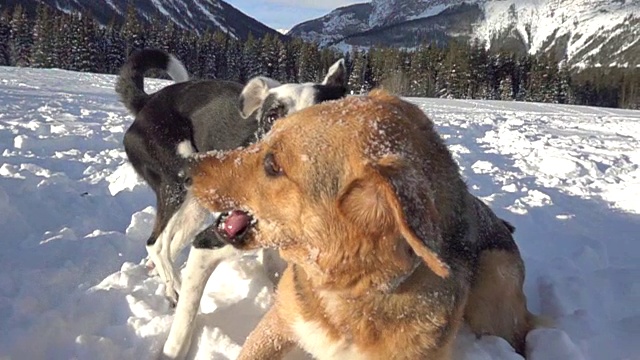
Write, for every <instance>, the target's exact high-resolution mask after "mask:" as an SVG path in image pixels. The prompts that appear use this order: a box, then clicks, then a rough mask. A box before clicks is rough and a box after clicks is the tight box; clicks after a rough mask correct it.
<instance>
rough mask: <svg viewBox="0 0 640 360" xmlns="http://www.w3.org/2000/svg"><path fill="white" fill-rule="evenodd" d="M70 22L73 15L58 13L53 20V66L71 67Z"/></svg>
mask: <svg viewBox="0 0 640 360" xmlns="http://www.w3.org/2000/svg"><path fill="white" fill-rule="evenodd" d="M72 22H73V16H72V15H67V14H64V13H62V14H60V13H58V14H57V15H56V16H55V17H54V20H53V23H54V28H55V31H54V33H55V34H54V36H53V57H54V59H55V60H54V63H55V64H56V65H55V66H56V67H58V68H60V69H71V61H72V57H73V54H72V48H71V46H70V44H71V41H72V40H71V38H72V26H71V25H72Z"/></svg>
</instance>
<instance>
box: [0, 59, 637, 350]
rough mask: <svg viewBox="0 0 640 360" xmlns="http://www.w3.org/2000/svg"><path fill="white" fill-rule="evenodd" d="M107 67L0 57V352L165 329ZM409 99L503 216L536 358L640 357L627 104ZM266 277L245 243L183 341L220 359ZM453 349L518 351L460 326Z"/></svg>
mask: <svg viewBox="0 0 640 360" xmlns="http://www.w3.org/2000/svg"><path fill="white" fill-rule="evenodd" d="M114 79H115V77H113V76H107V75H95V74H85V73H74V72H69V71H60V70H36V69H20V68H2V67H0V152H1V153H2V158H1V160H0V359H16V360H17V359H20V360H22V359H91V360H93V359H152V358H155V356H156V355H157V353H158V351H159V349H160V348H161V346H162V344H163V341H164V339H165V337H166V336H167V333H168V329H169V326H170V324H171V320H172V316H173V315H172V314H173V310H172V309H170V308H169V306H168V303H167V301H166V300H165V299H164V296H163V294H164V291H163V289H162V285H161V284H160V282H159V279H158V277H157V276H149V275H148V272H147V269H146V268H145V267H144V257H145V256H146V253H145V250H144V240H145V239H146V237H147V236H148V234H149V232H150V227H151V225H152V222H153V216H154V209H153V204H154V197H153V195H152V192H151V191H150V190H149V188H148V187H146V186H145V185H144V184H143V183H141V182H140V180H139V179H138V178H137V177H136V176H135V174H134V172H133V171H132V169H131V167H130V166H129V165H128V164H127V161H126V157H125V155H124V152H123V149H122V145H121V140H122V136H123V133H124V131H125V130H126V128H127V127H128V125H129V124H130V122H131V120H132V118H131V117H130V116H129V115H128V114H127V113H126V111H125V110H124V107H123V106H122V105H121V104H120V103H119V102H118V101H117V99H116V95H115V93H114V91H113V85H114ZM149 83H150V84H149V85H150V86H149V89H157V88H159V87H161V86H165V85H166V84H168V82H166V81H149ZM411 101H414V102H416V103H417V104H419V105H420V106H421V107H422V108H423V109H424V110H425V111H426V112H427V113H428V114H430V115H432V117H433V119H434V121H435V122H436V124H437V125H438V129H439V131H440V132H441V134H442V135H443V136H444V137H445V139H446V141H447V142H448V144H449V145H450V148H451V150H452V151H453V153H454V154H455V157H456V159H457V160H458V161H459V163H460V165H461V166H462V169H463V172H464V176H465V177H466V178H467V179H468V184H469V186H470V187H471V189H472V191H473V192H474V193H475V194H477V195H478V196H480V197H482V198H483V199H485V200H486V201H487V202H488V203H490V204H491V206H492V208H493V209H494V210H495V211H496V212H497V213H498V214H499V215H500V216H502V217H503V218H505V219H508V220H509V221H511V222H513V223H514V224H515V225H516V227H517V231H516V241H517V242H518V244H519V246H520V249H521V252H522V255H523V257H524V259H525V263H526V266H527V281H526V294H527V296H528V299H529V304H530V307H531V308H532V310H533V311H534V312H537V313H543V314H546V315H548V316H550V317H552V318H554V319H555V320H556V321H557V327H558V329H555V330H554V329H543V330H536V331H535V332H533V333H531V334H530V336H529V344H530V345H531V347H532V349H533V354H534V356H532V358H533V359H535V360H547V359H549V360H555V359H562V360H565V359H597V360H600V359H602V360H622V359H628V360H637V359H640V341H638V340H640V261H639V260H640V168H639V164H640V112H638V111H635V112H634V111H624V110H615V109H601V108H587V107H576V106H559V105H545V104H534V103H515V102H514V103H508V102H490V101H456V100H435V99H411ZM272 294H273V284H272V283H271V282H270V281H269V279H268V277H267V276H266V274H265V271H264V268H263V266H262V264H261V263H260V262H259V261H258V260H257V257H256V256H255V255H247V256H245V257H243V258H240V259H231V260H229V261H226V262H224V263H223V264H222V265H221V266H220V267H219V268H218V269H217V270H216V271H215V272H214V274H213V276H212V277H211V279H210V281H209V283H208V285H207V289H206V294H205V296H204V298H203V300H202V302H201V314H199V317H198V319H197V327H198V329H197V334H196V336H197V337H198V339H196V340H195V341H194V342H193V346H192V349H191V353H190V358H193V359H211V358H213V359H234V358H235V357H236V355H237V354H238V351H239V349H240V345H241V344H242V342H243V339H244V337H245V336H246V335H247V334H248V332H249V331H250V330H251V329H252V327H253V326H254V325H255V323H256V322H257V321H258V319H259V318H260V316H261V314H262V313H263V312H264V311H265V309H266V308H267V307H268V306H269V304H270V302H271V301H272ZM290 358H298V359H300V358H304V357H303V356H300V354H297V356H291V357H290ZM456 359H459V360H462V359H469V360H471V359H521V357H519V356H518V355H516V354H515V353H514V352H513V350H512V349H511V348H510V347H509V346H508V345H507V344H506V342H505V341H503V340H502V339H499V338H494V337H483V338H480V339H475V338H474V337H473V336H472V335H471V334H469V333H468V332H467V331H466V330H464V331H463V332H462V333H461V334H460V335H459V336H458V340H457V343H456Z"/></svg>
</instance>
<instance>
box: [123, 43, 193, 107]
mask: <svg viewBox="0 0 640 360" xmlns="http://www.w3.org/2000/svg"><path fill="white" fill-rule="evenodd" d="M150 69H161V70H164V71H166V72H167V74H169V76H170V77H171V79H173V81H175V82H183V81H187V80H189V74H188V73H187V69H186V68H185V66H184V65H183V64H182V62H180V60H178V58H176V57H175V56H173V55H171V54H169V53H167V52H165V51H162V50H158V49H144V50H134V51H133V52H132V53H131V54H130V55H129V58H128V59H127V62H126V63H125V64H124V65H123V66H122V68H121V69H120V76H119V77H118V81H117V83H116V92H117V93H118V95H120V101H122V103H123V104H124V106H126V107H127V109H129V111H130V112H131V113H132V114H133V115H137V114H138V112H140V110H142V108H143V107H144V104H145V103H146V102H147V100H148V99H149V94H147V93H145V92H144V74H145V72H147V70H150Z"/></svg>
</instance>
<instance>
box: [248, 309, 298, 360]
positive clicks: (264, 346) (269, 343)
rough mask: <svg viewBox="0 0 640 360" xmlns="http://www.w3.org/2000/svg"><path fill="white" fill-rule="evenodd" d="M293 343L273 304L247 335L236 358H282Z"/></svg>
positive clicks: (260, 359) (254, 359) (273, 359)
mask: <svg viewBox="0 0 640 360" xmlns="http://www.w3.org/2000/svg"><path fill="white" fill-rule="evenodd" d="M293 345H295V342H294V340H293V338H292V337H291V336H290V334H289V333H288V327H287V325H286V323H285V322H284V321H283V320H282V319H281V318H280V316H279V314H278V309H277V304H274V306H272V307H271V309H269V311H267V313H266V314H265V315H264V317H263V318H262V319H261V320H260V322H259V323H258V326H256V328H255V329H254V330H253V331H252V332H251V333H250V334H249V336H248V337H247V340H246V341H245V343H244V345H243V346H242V350H241V351H240V355H239V356H238V360H278V359H282V358H283V357H284V355H286V353H288V352H289V350H291V348H292V347H293Z"/></svg>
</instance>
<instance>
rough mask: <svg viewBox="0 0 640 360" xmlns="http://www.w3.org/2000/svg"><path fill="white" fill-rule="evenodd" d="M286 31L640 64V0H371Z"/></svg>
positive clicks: (361, 41)
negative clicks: (462, 42)
mask: <svg viewBox="0 0 640 360" xmlns="http://www.w3.org/2000/svg"><path fill="white" fill-rule="evenodd" d="M288 34H289V35H293V36H298V37H301V38H303V39H306V40H313V41H317V42H318V43H320V44H321V45H324V46H327V45H333V46H337V47H341V48H350V47H352V46H359V47H364V48H366V47H368V46H372V45H379V44H383V45H388V46H401V47H409V48H411V47H414V46H416V45H418V44H420V43H421V42H423V41H433V40H436V41H446V40H448V39H451V38H463V39H474V38H477V39H480V40H485V41H486V42H487V44H488V45H489V46H492V47H498V48H500V47H508V48H510V49H514V48H515V49H517V50H522V51H527V52H529V53H538V52H540V51H543V52H553V53H554V54H555V55H556V56H557V57H558V59H562V58H564V57H566V58H567V59H568V60H569V62H570V63H571V64H573V65H579V66H615V65H618V66H640V1H637V0H373V1H372V2H370V3H366V4H357V5H352V6H347V7H343V8H339V9H336V10H334V11H332V12H331V13H329V14H327V15H326V16H324V17H321V18H319V19H315V20H311V21H307V22H305V23H302V24H299V25H297V26H295V27H294V28H292V29H291V31H289V33H288Z"/></svg>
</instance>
